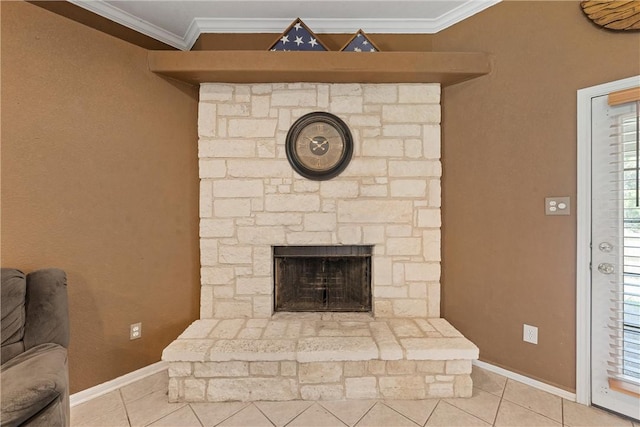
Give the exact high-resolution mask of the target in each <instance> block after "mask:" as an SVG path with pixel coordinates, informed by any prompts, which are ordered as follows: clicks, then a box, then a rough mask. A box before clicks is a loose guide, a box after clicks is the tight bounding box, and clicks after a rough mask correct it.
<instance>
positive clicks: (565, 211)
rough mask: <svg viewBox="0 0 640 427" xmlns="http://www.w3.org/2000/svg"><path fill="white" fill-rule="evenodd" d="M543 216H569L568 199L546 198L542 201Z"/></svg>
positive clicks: (569, 206)
mask: <svg viewBox="0 0 640 427" xmlns="http://www.w3.org/2000/svg"><path fill="white" fill-rule="evenodd" d="M544 213H545V215H571V203H570V198H569V197H568V196H566V197H546V198H545V199H544Z"/></svg>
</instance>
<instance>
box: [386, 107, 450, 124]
mask: <svg viewBox="0 0 640 427" xmlns="http://www.w3.org/2000/svg"><path fill="white" fill-rule="evenodd" d="M382 120H383V121H384V122H386V123H440V105H437V104H416V105H383V106H382Z"/></svg>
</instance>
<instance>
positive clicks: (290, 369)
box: [280, 361, 298, 377]
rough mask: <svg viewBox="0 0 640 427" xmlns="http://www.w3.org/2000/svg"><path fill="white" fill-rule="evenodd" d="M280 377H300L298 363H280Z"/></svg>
mask: <svg viewBox="0 0 640 427" xmlns="http://www.w3.org/2000/svg"><path fill="white" fill-rule="evenodd" d="M280 375H282V376H283V377H295V376H297V375H298V363H296V362H290V361H284V362H280Z"/></svg>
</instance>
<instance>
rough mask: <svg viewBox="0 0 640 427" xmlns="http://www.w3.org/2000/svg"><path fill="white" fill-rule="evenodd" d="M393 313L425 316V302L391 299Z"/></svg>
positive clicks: (404, 315)
mask: <svg viewBox="0 0 640 427" xmlns="http://www.w3.org/2000/svg"><path fill="white" fill-rule="evenodd" d="M392 304H393V314H394V315H395V316H397V317H427V303H426V301H424V300H414V299H401V300H393V302H392Z"/></svg>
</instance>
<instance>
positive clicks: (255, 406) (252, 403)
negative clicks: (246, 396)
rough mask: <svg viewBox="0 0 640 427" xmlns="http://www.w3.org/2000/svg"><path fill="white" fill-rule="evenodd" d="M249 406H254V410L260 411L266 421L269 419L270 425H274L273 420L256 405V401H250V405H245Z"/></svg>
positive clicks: (274, 426)
mask: <svg viewBox="0 0 640 427" xmlns="http://www.w3.org/2000/svg"><path fill="white" fill-rule="evenodd" d="M249 406H253V407H254V408H256V410H257V411H258V412H260V413H261V414H262V415H263V416H264V417H265V418H266V419H267V421H269V422H270V423H271V425H272V426H273V427H276V423H274V422H273V420H271V418H269V417H268V416H267V414H265V413H264V412H262V410H261V409H260V407H259V406H258V405H256V402H251V405H247V407H249Z"/></svg>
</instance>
